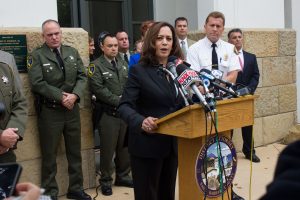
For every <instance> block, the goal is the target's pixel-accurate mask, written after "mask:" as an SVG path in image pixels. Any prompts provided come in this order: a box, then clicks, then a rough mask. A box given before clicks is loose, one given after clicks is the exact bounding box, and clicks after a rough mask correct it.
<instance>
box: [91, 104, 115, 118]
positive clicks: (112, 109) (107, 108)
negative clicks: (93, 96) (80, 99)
mask: <svg viewBox="0 0 300 200" xmlns="http://www.w3.org/2000/svg"><path fill="white" fill-rule="evenodd" d="M96 102H97V103H99V104H100V106H101V108H102V109H103V111H104V112H105V113H106V114H107V115H109V116H112V117H116V118H119V117H120V113H119V111H118V110H117V107H115V106H111V105H108V104H106V103H103V102H99V101H96Z"/></svg>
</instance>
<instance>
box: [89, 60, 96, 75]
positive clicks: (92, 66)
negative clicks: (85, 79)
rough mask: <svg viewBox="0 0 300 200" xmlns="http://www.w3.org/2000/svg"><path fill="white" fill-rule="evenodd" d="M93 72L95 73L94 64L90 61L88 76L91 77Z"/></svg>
mask: <svg viewBox="0 0 300 200" xmlns="http://www.w3.org/2000/svg"><path fill="white" fill-rule="evenodd" d="M94 73H95V64H94V63H90V65H89V66H88V76H89V77H92V76H93V75H94Z"/></svg>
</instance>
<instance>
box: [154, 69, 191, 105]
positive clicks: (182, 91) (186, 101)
mask: <svg viewBox="0 0 300 200" xmlns="http://www.w3.org/2000/svg"><path fill="white" fill-rule="evenodd" d="M159 70H161V71H163V72H165V73H167V74H169V76H170V77H171V78H172V79H173V81H174V84H175V87H176V88H177V89H178V91H179V93H180V95H181V96H182V98H183V100H184V104H185V106H189V105H192V104H194V103H193V101H192V100H191V98H190V97H189V94H188V93H187V91H186V90H185V89H184V88H183V87H182V86H181V85H180V84H179V83H178V81H177V79H176V77H175V76H174V75H173V73H172V72H171V71H169V70H168V69H166V68H165V67H159ZM175 72H176V70H175ZM176 74H177V73H176Z"/></svg>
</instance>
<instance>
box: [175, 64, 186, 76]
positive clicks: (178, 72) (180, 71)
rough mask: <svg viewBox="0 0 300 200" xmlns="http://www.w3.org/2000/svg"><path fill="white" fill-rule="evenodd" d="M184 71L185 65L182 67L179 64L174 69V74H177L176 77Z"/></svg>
mask: <svg viewBox="0 0 300 200" xmlns="http://www.w3.org/2000/svg"><path fill="white" fill-rule="evenodd" d="M186 69H188V67H187V66H186V65H184V64H179V65H177V67H176V72H177V74H178V75H180V74H182V72H183V71H184V70H186Z"/></svg>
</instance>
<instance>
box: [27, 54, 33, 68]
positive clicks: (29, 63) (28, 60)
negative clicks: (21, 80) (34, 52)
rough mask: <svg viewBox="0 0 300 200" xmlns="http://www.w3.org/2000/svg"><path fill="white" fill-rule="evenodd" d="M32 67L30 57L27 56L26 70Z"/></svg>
mask: <svg viewBox="0 0 300 200" xmlns="http://www.w3.org/2000/svg"><path fill="white" fill-rule="evenodd" d="M31 67H32V56H31V55H30V56H27V69H30V68H31Z"/></svg>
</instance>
